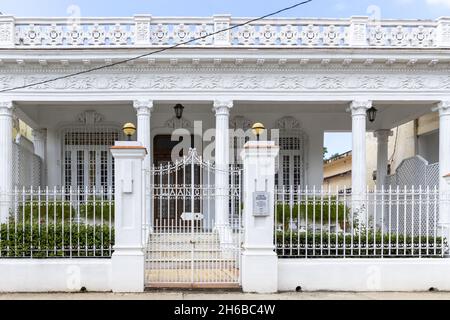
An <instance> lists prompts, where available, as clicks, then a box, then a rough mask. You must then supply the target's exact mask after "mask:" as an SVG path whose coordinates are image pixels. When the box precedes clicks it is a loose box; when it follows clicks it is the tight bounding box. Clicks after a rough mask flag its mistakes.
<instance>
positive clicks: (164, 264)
mask: <svg viewBox="0 0 450 320" xmlns="http://www.w3.org/2000/svg"><path fill="white" fill-rule="evenodd" d="M192 266H193V267H194V268H195V269H201V268H207V269H211V270H213V269H235V268H238V267H239V264H238V263H237V261H235V260H232V259H223V260H218V259H216V260H207V259H204V260H201V259H199V260H194V263H193V264H192V261H191V260H190V259H180V260H171V261H164V260H163V261H146V265H145V267H146V270H155V269H156V270H184V269H187V270H190V269H191V268H192Z"/></svg>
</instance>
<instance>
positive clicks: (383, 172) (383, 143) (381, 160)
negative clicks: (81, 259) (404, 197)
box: [373, 130, 393, 190]
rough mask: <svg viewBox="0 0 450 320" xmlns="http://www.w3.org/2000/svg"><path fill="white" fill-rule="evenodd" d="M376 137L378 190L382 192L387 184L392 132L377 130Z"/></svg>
mask: <svg viewBox="0 0 450 320" xmlns="http://www.w3.org/2000/svg"><path fill="white" fill-rule="evenodd" d="M373 135H374V137H375V138H377V150H378V151H377V189H378V190H381V188H382V187H383V186H384V184H385V182H386V176H387V173H388V172H387V169H388V160H389V159H388V158H389V155H388V143H389V137H392V135H393V132H392V131H391V130H377V131H375V132H374V134H373Z"/></svg>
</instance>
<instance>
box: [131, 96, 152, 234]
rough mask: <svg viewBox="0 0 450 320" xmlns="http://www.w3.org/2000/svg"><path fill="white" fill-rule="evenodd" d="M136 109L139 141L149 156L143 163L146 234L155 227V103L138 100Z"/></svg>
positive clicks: (135, 103)
mask: <svg viewBox="0 0 450 320" xmlns="http://www.w3.org/2000/svg"><path fill="white" fill-rule="evenodd" d="M134 108H135V109H136V112H137V140H138V141H139V142H140V143H141V144H142V146H143V147H145V148H146V149H147V151H148V154H147V155H146V156H145V159H144V163H143V169H144V170H143V172H144V189H145V196H144V205H145V209H144V217H145V218H144V223H145V224H144V227H145V228H146V231H147V232H146V233H147V234H148V232H149V231H150V230H151V229H152V227H153V218H152V197H151V193H150V187H151V186H150V182H151V181H150V180H151V179H150V170H151V167H152V156H151V150H152V149H151V147H152V139H151V114H152V110H153V101H150V100H136V101H134Z"/></svg>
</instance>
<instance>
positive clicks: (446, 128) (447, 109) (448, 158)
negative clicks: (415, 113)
mask: <svg viewBox="0 0 450 320" xmlns="http://www.w3.org/2000/svg"><path fill="white" fill-rule="evenodd" d="M434 111H439V226H440V227H441V228H442V231H443V233H444V234H443V235H444V236H445V237H447V239H450V184H449V183H447V179H446V176H447V175H449V174H450V138H449V137H450V101H442V102H440V103H439V105H438V107H437V108H435V109H434Z"/></svg>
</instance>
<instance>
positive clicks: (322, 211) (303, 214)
mask: <svg viewBox="0 0 450 320" xmlns="http://www.w3.org/2000/svg"><path fill="white" fill-rule="evenodd" d="M348 215H349V210H348V208H346V207H345V205H344V204H343V203H339V204H337V203H336V201H335V199H331V201H328V199H326V200H324V202H323V203H322V204H320V202H316V203H314V202H313V201H308V204H306V203H300V204H299V203H296V204H295V205H293V206H291V205H289V204H280V203H278V204H277V206H276V217H277V223H279V224H284V226H285V227H287V226H288V225H289V222H290V220H291V219H292V221H294V222H296V221H299V220H300V221H309V222H312V221H314V220H315V221H316V223H317V224H320V223H321V221H323V223H328V222H329V221H330V222H331V223H333V224H335V223H336V219H337V222H338V224H339V225H340V226H343V224H344V221H347V222H348V221H349V220H348Z"/></svg>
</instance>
